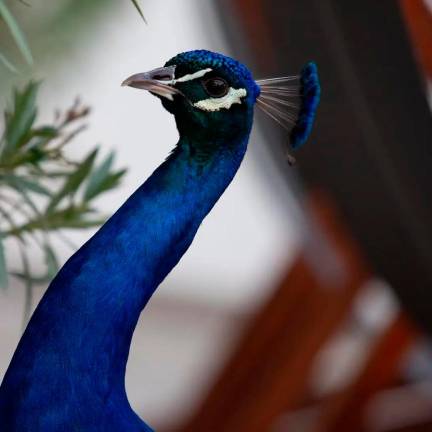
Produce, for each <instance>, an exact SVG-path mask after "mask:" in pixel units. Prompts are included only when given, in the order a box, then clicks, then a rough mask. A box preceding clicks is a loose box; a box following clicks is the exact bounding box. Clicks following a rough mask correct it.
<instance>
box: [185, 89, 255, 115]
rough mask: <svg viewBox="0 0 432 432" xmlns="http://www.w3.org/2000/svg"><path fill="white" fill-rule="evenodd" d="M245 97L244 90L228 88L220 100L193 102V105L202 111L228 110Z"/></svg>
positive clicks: (210, 99)
mask: <svg viewBox="0 0 432 432" xmlns="http://www.w3.org/2000/svg"><path fill="white" fill-rule="evenodd" d="M246 95H247V92H246V89H244V88H239V89H235V88H232V87H230V89H229V91H228V93H227V94H226V95H225V96H223V97H220V98H208V99H204V100H200V101H198V102H195V103H194V104H193V105H194V107H196V108H199V109H201V110H203V111H219V110H221V109H222V108H224V109H229V108H231V105H233V104H239V103H241V98H242V97H245V96H246Z"/></svg>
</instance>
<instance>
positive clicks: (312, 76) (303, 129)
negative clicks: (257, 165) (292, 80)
mask: <svg viewBox="0 0 432 432" xmlns="http://www.w3.org/2000/svg"><path fill="white" fill-rule="evenodd" d="M300 83H301V90H300V94H301V100H302V103H301V106H300V111H299V114H298V120H297V122H296V124H295V126H294V128H293V129H292V131H291V134H290V143H291V146H292V147H293V148H294V149H296V148H298V147H300V146H301V145H303V144H304V143H305V142H306V140H307V139H308V137H309V135H310V133H311V131H312V126H313V122H314V120H315V113H316V110H317V108H318V104H319V100H320V93H321V87H320V83H319V79H318V68H317V66H316V64H315V63H313V62H310V63H308V64H306V65H305V66H304V67H303V69H302V71H301V78H300Z"/></svg>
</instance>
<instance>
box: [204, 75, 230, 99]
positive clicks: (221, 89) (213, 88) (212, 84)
mask: <svg viewBox="0 0 432 432" xmlns="http://www.w3.org/2000/svg"><path fill="white" fill-rule="evenodd" d="M203 86H204V89H205V91H206V92H207V93H208V94H209V96H211V97H215V98H220V97H223V96H225V95H226V94H227V93H228V90H229V85H228V83H227V82H226V81H225V80H224V79H223V78H208V79H206V80H204V81H203Z"/></svg>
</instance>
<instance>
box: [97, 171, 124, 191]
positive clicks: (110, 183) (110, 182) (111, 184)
mask: <svg viewBox="0 0 432 432" xmlns="http://www.w3.org/2000/svg"><path fill="white" fill-rule="evenodd" d="M126 171H127V170H125V169H123V170H120V171H117V172H115V173H113V174H110V175H109V176H108V177H106V179H105V180H104V181H103V182H102V183H101V185H100V188H99V192H98V195H100V194H101V193H102V192H106V191H108V190H110V189H113V188H115V187H116V186H117V185H118V184H119V182H120V179H121V178H122V177H123V176H124V175H125V173H126Z"/></svg>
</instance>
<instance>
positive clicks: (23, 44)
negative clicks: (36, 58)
mask: <svg viewBox="0 0 432 432" xmlns="http://www.w3.org/2000/svg"><path fill="white" fill-rule="evenodd" d="M21 2H22V3H23V4H25V5H26V6H30V5H29V4H27V3H25V2H24V1H23V0H21ZM131 2H132V4H133V6H134V7H135V9H136V10H137V11H138V13H139V15H140V16H141V18H142V19H143V20H144V22H145V23H147V21H146V19H145V16H144V14H143V11H142V9H141V6H140V5H139V2H138V0H131ZM2 21H3V22H4V23H5V24H6V26H7V28H8V30H9V33H10V35H11V36H12V38H13V40H14V42H15V45H16V46H17V48H18V50H19V52H20V53H21V55H22V56H23V58H24V59H25V61H26V63H27V64H28V65H29V66H32V65H33V57H32V53H31V50H30V48H29V45H28V43H27V39H26V37H25V35H24V32H23V31H22V30H21V27H20V26H19V24H18V22H17V20H16V19H15V17H14V15H13V14H12V12H11V11H10V9H9V8H8V6H7V5H6V3H5V1H4V0H0V22H2ZM0 63H2V64H3V66H5V67H6V68H7V69H9V70H10V71H11V72H14V73H16V72H17V68H16V67H15V65H14V64H13V63H12V61H11V60H10V59H8V58H7V56H6V55H5V54H4V53H2V52H0Z"/></svg>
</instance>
